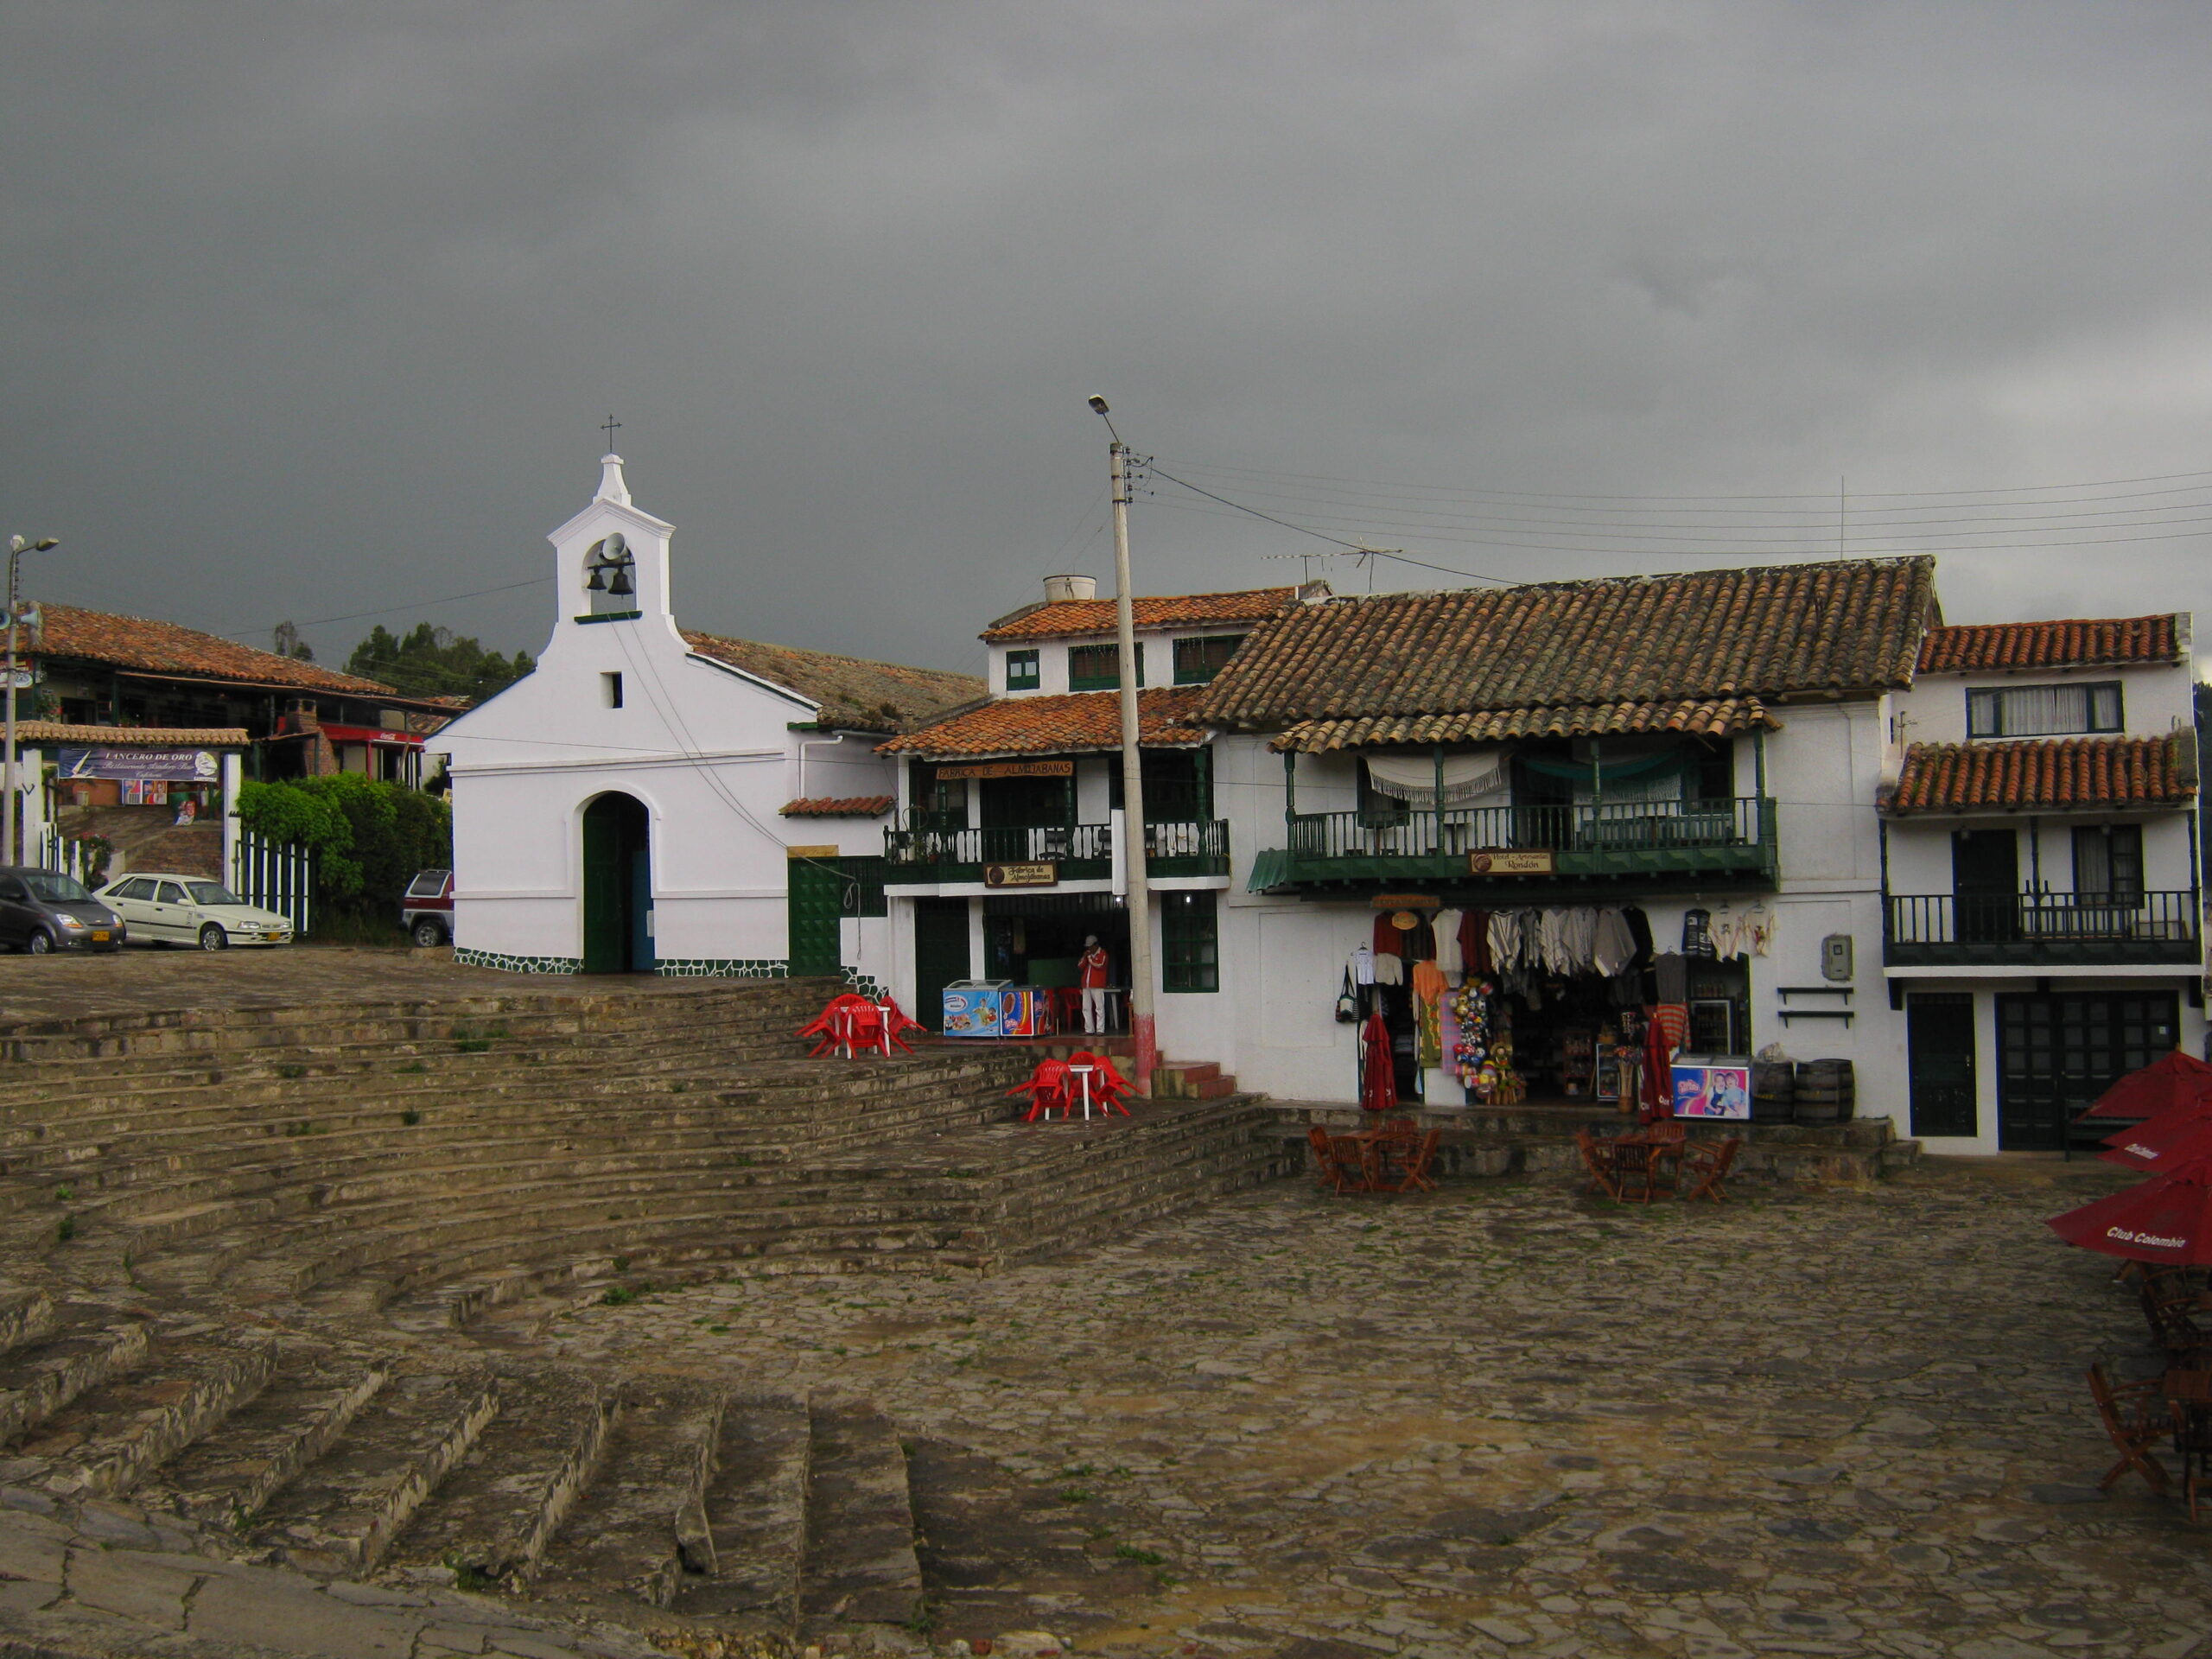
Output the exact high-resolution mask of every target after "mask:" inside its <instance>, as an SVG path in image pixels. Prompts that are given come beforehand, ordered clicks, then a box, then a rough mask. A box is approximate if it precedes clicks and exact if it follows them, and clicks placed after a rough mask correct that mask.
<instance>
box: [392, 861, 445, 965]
mask: <svg viewBox="0 0 2212 1659" xmlns="http://www.w3.org/2000/svg"><path fill="white" fill-rule="evenodd" d="M399 920H400V925H402V926H403V927H404V928H405V929H406V930H407V931H408V932H409V933H410V935H411V936H413V938H414V940H415V943H416V944H419V945H421V946H422V947H423V949H424V950H429V949H430V948H431V947H432V946H434V945H440V944H452V943H453V872H452V871H451V870H422V871H418V872H417V873H416V877H415V879H414V880H412V881H410V882H409V883H408V884H407V896H406V897H405V898H404V899H401V900H400V901H399Z"/></svg>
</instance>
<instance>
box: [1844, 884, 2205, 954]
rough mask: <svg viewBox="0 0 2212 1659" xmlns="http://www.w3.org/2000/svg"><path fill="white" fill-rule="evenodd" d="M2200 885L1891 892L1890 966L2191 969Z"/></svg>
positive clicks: (1887, 919)
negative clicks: (2155, 889)
mask: <svg viewBox="0 0 2212 1659" xmlns="http://www.w3.org/2000/svg"><path fill="white" fill-rule="evenodd" d="M2201 917H2202V901H2201V899H2200V898H2199V895H2198V892H2197V890H2196V888H2194V887H2190V888H2184V889H2177V890H2173V891H2168V892H2162V893H1885V895H1884V896H1883V906H1882V935H1883V938H1882V943H1883V955H1884V957H1885V960H1886V961H1887V962H1888V963H1891V965H1892V966H1904V967H1910V966H1933V965H1939V964H1942V963H1962V964H1963V963H2005V962H2014V961H2018V962H2051V963H2066V962H2075V963H2093V962H2112V963H2122V962H2143V963H2193V962H2196V961H2197V960H2199V959H2200V957H2202V944H2201V943H2200V931H2201V929H2200V918H2201Z"/></svg>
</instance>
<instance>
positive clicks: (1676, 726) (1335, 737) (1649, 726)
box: [1270, 697, 1782, 754]
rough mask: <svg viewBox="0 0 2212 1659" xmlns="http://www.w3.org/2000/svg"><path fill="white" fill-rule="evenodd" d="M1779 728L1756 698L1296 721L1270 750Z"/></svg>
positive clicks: (1726, 734) (1304, 751) (1718, 733)
mask: <svg viewBox="0 0 2212 1659" xmlns="http://www.w3.org/2000/svg"><path fill="white" fill-rule="evenodd" d="M1755 728H1765V729H1766V730H1768V731H1779V730H1781V729H1782V722H1781V721H1778V720H1777V719H1776V718H1775V717H1774V715H1772V714H1771V713H1770V712H1769V710H1768V709H1767V707H1766V705H1765V704H1764V703H1762V702H1760V701H1759V700H1758V698H1757V697H1719V698H1707V699H1703V700H1698V699H1690V700H1687V701H1683V702H1611V703H1580V704H1574V705H1572V706H1568V707H1563V708H1556V709H1475V710H1471V711H1468V712H1465V713H1460V714H1431V715H1378V716H1373V717H1362V718H1359V719H1356V720H1306V721H1300V722H1299V723H1298V724H1297V725H1295V726H1293V727H1291V728H1289V729H1288V730H1287V731H1285V732H1283V733H1282V734H1281V735H1280V736H1278V737H1276V738H1275V739H1274V742H1273V743H1272V744H1271V745H1270V747H1274V748H1275V749H1278V750H1281V749H1293V750H1295V751H1297V752H1298V753H1301V754H1321V753H1326V752H1328V751H1329V750H1332V749H1356V748H1366V747H1370V746H1375V745H1395V746H1398V747H1404V746H1406V745H1408V744H1419V743H1432V744H1433V743H1498V742H1503V741H1506V740H1507V739H1510V738H1516V737H1604V736H1611V735H1612V734H1616V733H1627V732H1645V733H1655V734H1664V733H1670V732H1679V733H1681V734H1683V735H1685V736H1689V737H1732V736H1734V735H1735V734H1737V733H1738V732H1748V731H1751V730H1753V729H1755Z"/></svg>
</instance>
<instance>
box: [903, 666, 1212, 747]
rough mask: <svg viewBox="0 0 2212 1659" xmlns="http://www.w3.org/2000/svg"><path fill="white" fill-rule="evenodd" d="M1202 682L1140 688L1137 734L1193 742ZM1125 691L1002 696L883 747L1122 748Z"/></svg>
mask: <svg viewBox="0 0 2212 1659" xmlns="http://www.w3.org/2000/svg"><path fill="white" fill-rule="evenodd" d="M1204 695H1205V687H1204V686H1202V685H1176V686H1160V687H1158V688H1156V689H1154V690H1149V691H1139V692H1138V693H1137V741H1139V742H1140V743H1142V744H1143V745H1145V746H1146V747H1148V748H1158V749H1174V748H1194V747H1197V746H1198V744H1199V743H1202V742H1203V741H1205V733H1204V732H1203V731H1201V730H1199V729H1198V727H1197V726H1196V725H1195V724H1194V723H1193V722H1192V719H1191V711H1192V709H1194V708H1195V707H1196V706H1197V704H1198V699H1199V697H1201V696H1204ZM1121 743H1122V695H1121V693H1120V692H1118V691H1069V692H1065V693H1063V694H1061V695H1059V696H1039V697H1001V698H999V699H997V700H996V701H995V702H987V703H984V704H983V705H982V706H981V707H980V708H976V709H965V710H963V711H962V712H960V713H958V714H956V715H952V716H951V717H950V718H949V719H946V720H943V721H938V723H937V724H936V725H934V726H925V727H924V728H922V729H921V730H919V731H916V732H909V733H907V734H906V736H904V737H894V738H893V739H892V740H891V741H889V742H888V743H886V744H884V745H883V746H882V748H881V750H880V753H884V754H913V755H919V756H921V757H922V758H923V759H924V760H991V759H994V758H995V757H998V756H1001V755H1015V754H1067V753H1088V752H1090V751H1093V750H1097V749H1115V748H1119V747H1121Z"/></svg>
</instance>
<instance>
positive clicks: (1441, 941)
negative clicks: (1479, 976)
mask: <svg viewBox="0 0 2212 1659" xmlns="http://www.w3.org/2000/svg"><path fill="white" fill-rule="evenodd" d="M1460 919H1461V912H1459V911H1456V910H1440V911H1438V912H1436V920H1435V921H1434V922H1433V924H1431V925H1432V926H1433V928H1434V930H1435V932H1436V965H1437V966H1438V967H1439V968H1440V969H1443V970H1444V971H1445V972H1446V973H1447V974H1463V973H1465V972H1466V970H1467V964H1466V962H1465V958H1464V957H1462V956H1461V955H1460V951H1459V923H1460Z"/></svg>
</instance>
